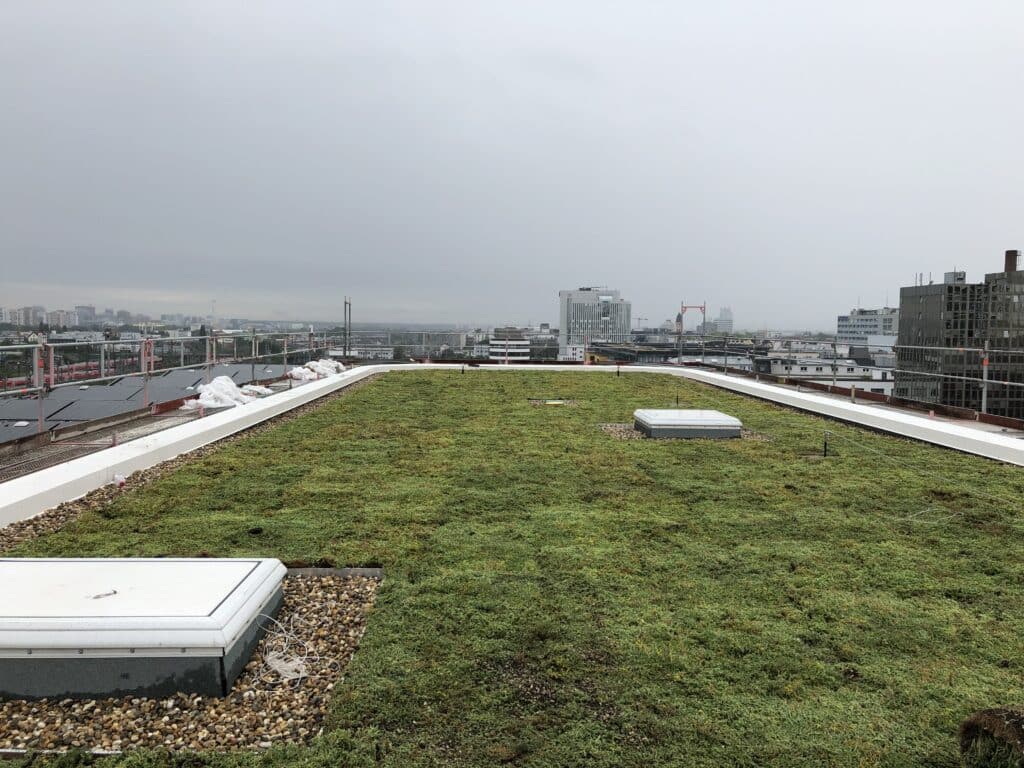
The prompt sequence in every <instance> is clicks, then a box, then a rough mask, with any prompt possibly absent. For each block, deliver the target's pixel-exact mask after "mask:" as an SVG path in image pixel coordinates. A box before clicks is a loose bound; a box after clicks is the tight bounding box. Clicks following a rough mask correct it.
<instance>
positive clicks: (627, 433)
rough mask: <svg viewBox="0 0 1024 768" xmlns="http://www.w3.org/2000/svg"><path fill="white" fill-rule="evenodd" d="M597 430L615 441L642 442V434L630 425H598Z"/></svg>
mask: <svg viewBox="0 0 1024 768" xmlns="http://www.w3.org/2000/svg"><path fill="white" fill-rule="evenodd" d="M597 428H598V429H600V430H601V431H602V432H604V433H605V434H607V435H611V436H612V437H614V438H615V439H616V440H643V439H644V437H645V436H644V433H643V432H641V431H640V430H639V429H637V428H636V427H634V426H633V425H632V424H598V425H597Z"/></svg>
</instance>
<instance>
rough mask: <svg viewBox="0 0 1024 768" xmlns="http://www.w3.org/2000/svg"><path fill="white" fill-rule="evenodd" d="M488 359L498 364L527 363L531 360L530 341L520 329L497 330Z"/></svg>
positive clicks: (492, 335) (495, 330)
mask: <svg viewBox="0 0 1024 768" xmlns="http://www.w3.org/2000/svg"><path fill="white" fill-rule="evenodd" d="M487 358H488V359H489V360H491V361H492V362H496V363H504V362H508V363H514V362H526V361H528V360H529V359H530V340H529V339H528V338H526V334H524V333H523V332H522V331H521V330H520V329H518V328H495V329H494V331H493V332H492V333H491V341H490V345H489V350H488V355H487Z"/></svg>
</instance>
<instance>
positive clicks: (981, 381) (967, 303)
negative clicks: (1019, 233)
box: [894, 250, 1024, 418]
mask: <svg viewBox="0 0 1024 768" xmlns="http://www.w3.org/2000/svg"><path fill="white" fill-rule="evenodd" d="M1019 262H1020V251H1016V250H1013V251H1006V254H1005V260H1004V264H1003V271H1002V272H992V273H989V274H987V275H985V279H984V281H983V282H980V283H968V282H967V275H966V273H964V272H962V271H954V272H947V273H946V274H945V276H944V279H943V281H942V282H941V283H931V284H928V285H914V286H908V287H905V288H902V289H901V290H900V327H899V344H898V346H897V350H896V368H897V370H896V384H895V388H894V394H895V395H896V396H897V397H903V398H907V399H910V400H918V401H921V402H925V403H936V404H939V405H946V406H955V407H960V408H967V409H972V410H976V411H983V412H985V413H990V414H995V415H999V416H1010V417H1014V418H1024V386H1014V384H1017V385H1019V384H1024V272H1022V271H1021V270H1020V269H1019ZM986 350H988V354H987V364H986V363H985V359H986ZM985 380H988V382H989V383H987V384H986V383H985ZM1003 382H1008V383H1003Z"/></svg>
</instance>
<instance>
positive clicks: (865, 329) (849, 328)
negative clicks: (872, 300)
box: [836, 307, 900, 345]
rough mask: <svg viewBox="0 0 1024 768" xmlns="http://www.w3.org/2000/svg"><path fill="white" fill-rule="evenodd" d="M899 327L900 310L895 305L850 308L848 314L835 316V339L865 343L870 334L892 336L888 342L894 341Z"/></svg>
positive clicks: (841, 342) (846, 342)
mask: <svg viewBox="0 0 1024 768" xmlns="http://www.w3.org/2000/svg"><path fill="white" fill-rule="evenodd" d="M899 329H900V311H899V309H897V308H895V307H882V308H881V309H851V310H850V313H849V314H848V315H839V317H837V318H836V341H837V342H838V343H839V344H858V345H865V344H867V343H868V337H870V336H892V337H893V339H892V342H890V343H895V341H896V336H897V335H898V334H899Z"/></svg>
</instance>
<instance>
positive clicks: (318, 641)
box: [0, 575, 379, 754]
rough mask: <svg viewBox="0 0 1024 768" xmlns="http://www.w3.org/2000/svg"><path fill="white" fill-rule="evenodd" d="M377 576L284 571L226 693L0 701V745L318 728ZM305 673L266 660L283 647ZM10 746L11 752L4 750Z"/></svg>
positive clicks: (312, 732) (100, 747)
mask: <svg viewBox="0 0 1024 768" xmlns="http://www.w3.org/2000/svg"><path fill="white" fill-rule="evenodd" d="M378 586H379V582H378V580H377V579H374V578H365V577H362V576H350V577H347V578H345V577H341V576H336V575H328V576H322V575H317V576H306V575H301V576H299V575H289V577H288V578H286V579H285V581H284V603H283V605H282V607H281V611H280V612H279V613H278V616H277V620H276V621H277V623H276V624H275V625H272V627H271V630H270V631H269V632H268V634H267V636H266V637H264V639H263V640H262V641H260V643H259V646H258V647H257V649H256V651H255V652H254V654H253V657H252V659H251V660H250V662H249V663H248V664H247V665H246V667H245V670H244V671H243V672H242V674H241V675H240V676H239V677H238V680H236V681H235V685H234V686H233V687H232V689H231V692H230V693H229V694H228V695H227V696H226V697H224V698H211V697H203V696H194V695H188V694H178V695H176V696H173V697H169V698H163V699H151V698H144V697H141V698H116V699H74V700H73V699H64V700H62V701H57V700H53V699H40V700H38V701H25V700H9V701H3V702H0V750H4V751H7V750H55V751H64V750H68V749H83V750H88V751H94V752H115V753H116V752H120V751H124V750H128V749H137V748H143V747H145V748H157V747H162V748H167V749H175V750H180V749H193V750H244V749H266V748H269V747H271V746H273V745H274V744H282V743H290V744H305V743H308V742H309V741H310V739H312V738H314V737H315V736H318V735H319V734H321V733H323V730H324V721H325V718H326V715H327V707H328V703H329V701H330V696H331V691H332V690H333V689H334V686H335V685H337V684H338V683H340V682H341V681H342V680H343V679H344V678H343V677H342V672H343V671H344V668H345V666H346V665H347V664H348V662H349V660H350V659H351V658H352V655H353V654H354V653H355V651H356V648H357V647H358V646H359V641H360V639H361V638H362V636H363V633H364V632H365V631H366V622H367V617H368V615H369V613H370V611H371V609H372V606H373V602H374V599H375V597H376V594H377V588H378ZM282 630H287V634H288V635H289V637H288V647H287V649H285V654H284V655H285V657H286V658H294V657H304V660H305V664H306V666H307V671H308V676H307V677H304V678H303V679H301V680H299V681H292V682H288V681H283V680H281V678H280V676H278V675H277V674H275V673H274V672H273V671H272V670H270V668H269V667H267V666H266V664H265V663H264V662H265V660H266V658H267V654H268V652H270V651H273V650H274V649H275V648H278V649H280V648H283V645H282V643H283V641H284V639H285V632H284V631H282ZM8 754H10V752H8Z"/></svg>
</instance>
